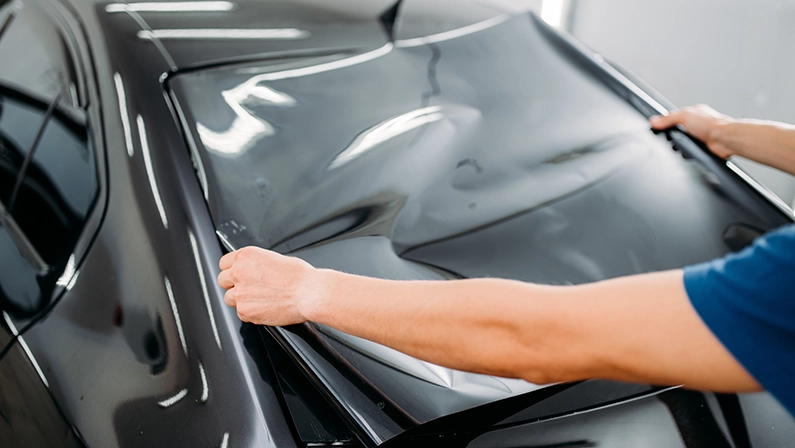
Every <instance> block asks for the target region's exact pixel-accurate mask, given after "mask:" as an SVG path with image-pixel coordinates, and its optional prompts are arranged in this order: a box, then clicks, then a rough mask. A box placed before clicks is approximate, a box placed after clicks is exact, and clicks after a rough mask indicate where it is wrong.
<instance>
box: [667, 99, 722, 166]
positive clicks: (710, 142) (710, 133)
mask: <svg viewBox="0 0 795 448" xmlns="http://www.w3.org/2000/svg"><path fill="white" fill-rule="evenodd" d="M731 121H732V118H731V117H729V116H727V115H723V114H722V113H720V112H718V111H716V110H715V109H713V108H711V107H709V106H707V105H706V104H699V105H696V106H689V107H684V108H682V109H679V110H675V111H672V112H671V113H669V114H668V115H662V116H656V117H651V125H652V127H653V128H654V129H660V130H662V129H666V128H670V127H672V126H676V125H678V124H680V125H682V127H684V128H685V130H686V131H687V132H688V133H689V134H690V135H692V136H693V137H695V138H697V139H699V140H701V141H702V142H704V143H706V145H707V147H708V148H709V149H710V151H712V152H713V153H715V155H717V156H718V157H720V158H722V159H728V158H729V157H730V156H732V155H733V154H734V152H733V151H732V150H731V149H730V148H729V147H727V146H726V145H725V144H723V142H722V141H721V138H720V137H721V135H720V133H721V132H720V128H721V125H723V124H726V123H729V122H731Z"/></svg>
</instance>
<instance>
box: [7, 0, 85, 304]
mask: <svg viewBox="0 0 795 448" xmlns="http://www.w3.org/2000/svg"><path fill="white" fill-rule="evenodd" d="M9 16H13V18H12V20H10V21H9V20H7V18H8V17H9ZM54 17H55V16H54V15H53V14H51V13H50V12H48V11H45V10H44V9H42V8H41V7H40V5H38V4H37V3H36V2H35V1H26V2H20V1H18V0H17V1H14V2H8V3H6V4H5V5H4V6H3V7H2V8H0V29H3V28H4V29H5V32H4V33H3V34H2V35H0V61H13V63H12V64H6V63H2V62H0V206H1V207H0V258H2V271H3V274H0V292H1V293H2V294H3V296H4V298H5V299H6V300H5V302H6V306H7V308H8V309H9V310H11V311H14V310H22V311H23V312H24V311H25V310H34V309H35V308H36V307H37V306H38V304H40V303H41V302H42V301H46V300H47V299H48V297H46V296H48V295H49V293H50V291H52V288H53V287H54V286H55V280H56V279H57V278H58V277H59V276H60V274H61V273H62V272H63V270H64V267H65V266H66V265H67V262H68V260H69V258H70V256H71V255H72V251H73V250H74V246H75V243H76V242H77V239H78V237H79V235H80V233H81V231H82V230H83V226H84V224H85V221H86V219H87V217H88V215H89V213H90V211H91V209H92V206H93V204H94V203H95V201H96V197H97V192H98V182H97V171H96V160H95V157H94V152H93V150H92V149H91V144H90V139H89V132H88V126H87V119H86V113H85V110H83V109H81V108H80V101H79V98H78V93H77V91H78V89H77V87H76V86H77V85H78V78H77V76H76V71H75V69H74V68H75V65H74V62H73V60H72V55H71V54H70V52H69V45H68V44H67V40H66V39H65V38H64V34H63V33H62V32H61V31H59V30H61V27H60V26H59V24H58V21H57V20H56V19H55V18H54ZM8 304H11V305H10V306H9V305H8Z"/></svg>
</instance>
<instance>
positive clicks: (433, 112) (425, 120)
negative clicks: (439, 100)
mask: <svg viewBox="0 0 795 448" xmlns="http://www.w3.org/2000/svg"><path fill="white" fill-rule="evenodd" d="M443 118H444V114H443V113H442V108H441V107H440V106H431V107H425V108H422V109H417V110H413V111H411V112H409V113H406V114H403V115H400V116H397V117H394V118H390V119H389V120H385V121H382V122H381V123H379V124H377V125H375V126H373V127H371V128H370V129H367V130H366V131H364V132H362V133H361V134H359V135H358V136H357V137H356V138H355V139H354V140H353V142H352V143H351V144H350V145H349V146H348V147H347V148H345V149H344V150H343V151H342V152H341V153H339V154H338V155H337V157H335V158H334V160H332V161H331V163H330V164H329V166H328V168H329V169H334V168H339V167H341V166H343V165H345V164H347V163H349V162H351V161H353V160H355V159H357V158H358V157H360V156H361V155H362V154H364V153H365V152H367V151H369V150H371V149H373V148H375V147H376V146H378V145H380V144H381V143H384V142H386V141H388V140H390V139H393V138H395V137H398V136H400V135H402V134H405V133H406V132H408V131H410V130H412V129H416V128H418V127H420V126H422V125H425V124H429V123H433V122H434V121H439V120H441V119H443Z"/></svg>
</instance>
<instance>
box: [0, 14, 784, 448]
mask: <svg viewBox="0 0 795 448" xmlns="http://www.w3.org/2000/svg"><path fill="white" fill-rule="evenodd" d="M0 60H3V61H15V63H14V64H2V65H0V251H1V252H2V258H1V259H2V269H0V292H1V293H2V294H0V306H2V311H3V318H4V319H3V320H2V323H0V350H2V352H0V417H2V418H0V445H2V446H92V447H93V446H98V447H99V446H102V447H106V446H107V447H113V446H118V447H125V446H136V447H137V446H204V445H212V446H223V447H234V446H278V447H283V446H307V447H308V446H367V447H373V446H379V445H384V446H387V447H389V446H411V447H415V446H449V447H463V446H471V447H478V446H490V447H502V446H504V447H509V446H571V447H580V446H581V447H586V446H611V447H621V446H624V447H637V446H687V447H716V446H717V447H721V446H724V447H744V446H754V447H773V446H784V445H786V444H787V443H789V442H788V441H791V440H795V424H793V420H792V418H791V417H790V416H789V415H788V414H787V413H786V411H785V410H783V408H781V407H780V406H779V405H778V404H777V403H776V402H775V401H774V400H773V399H772V398H771V397H770V396H769V395H767V394H753V395H739V396H738V395H733V394H710V393H701V392H696V391H688V390H684V389H681V388H677V387H658V386H655V385H637V384H625V383H617V382H608V381H601V380H592V381H585V382H579V383H570V384H556V385H551V386H540V385H535V384H531V383H528V382H525V381H522V380H516V379H505V378H496V377H491V376H486V375H476V374H470V373H465V372H460V371H454V370H450V369H446V368H442V367H439V366H436V365H432V364H429V363H426V362H423V361H420V360H417V359H415V358H412V357H410V356H407V355H405V354H402V353H399V352H397V351H394V350H392V349H389V348H386V347H383V346H381V345H378V344H375V343H372V342H369V341H365V340H362V339H359V338H356V337H352V336H350V335H347V334H344V333H341V332H338V331H336V330H333V329H330V328H327V327H324V326H321V325H315V324H311V323H309V324H304V325H298V326H292V327H286V328H268V327H256V326H252V325H249V324H243V323H241V322H240V321H239V319H238V318H237V316H236V315H235V312H234V310H233V309H230V308H228V307H226V306H225V305H224V303H223V291H221V290H220V288H219V287H218V286H217V285H216V284H215V281H214V279H215V276H216V275H217V273H218V267H217V260H218V259H219V258H220V257H221V255H222V254H223V252H224V251H226V250H231V249H234V248H239V247H243V246H247V245H257V246H261V247H265V248H270V249H273V250H276V251H279V252H282V253H289V254H291V255H294V256H297V257H301V258H303V259H305V260H307V261H309V262H311V263H312V264H314V265H315V266H319V267H328V268H333V269H339V270H344V271H347V272H352V273H358V274H362V275H369V276H375V277H385V278H393V279H429V280H446V279H456V278H469V277H487V276H497V277H505V278H513V279H519V280H523V281H531V282H537V283H546V284H569V283H572V284H577V283H585V282H592V281H598V280H602V279H606V278H611V277H617V276H622V275H629V274H635V273H641V272H649V271H657V270H664V269H672V268H677V267H682V266H684V265H687V264H692V263H696V262H699V261H703V260H707V259H711V258H714V257H717V256H721V255H723V254H725V253H727V252H729V251H732V250H739V249H741V248H743V247H745V246H746V245H748V244H749V243H750V242H751V241H752V240H753V239H754V238H755V237H756V236H758V235H760V234H761V233H763V232H764V231H766V230H768V229H771V228H774V227H778V226H780V225H782V224H785V223H787V222H792V217H793V215H792V210H791V209H789V208H788V207H787V206H786V205H785V204H783V203H781V202H780V201H777V200H776V199H775V197H774V196H773V195H772V194H771V193H770V192H769V191H767V190H766V189H765V188H764V187H761V186H760V185H759V184H757V183H756V182H754V181H753V179H751V178H750V177H749V176H747V175H746V174H745V173H744V172H742V170H741V169H740V168H739V167H737V166H736V165H734V164H732V163H730V162H729V163H726V162H723V161H721V160H719V159H717V158H715V157H714V156H712V155H710V154H709V153H708V152H707V151H705V150H704V149H703V147H702V146H701V144H700V143H699V142H696V141H693V140H691V139H690V138H689V137H688V136H687V135H686V134H684V133H682V132H680V131H677V130H672V131H670V132H668V133H667V134H666V135H655V134H653V133H652V132H651V131H650V130H649V127H648V121H647V119H648V117H649V116H651V115H654V114H658V113H663V112H665V111H666V110H667V109H669V108H671V107H673V106H672V105H671V104H670V103H669V102H668V101H667V100H665V99H664V98H663V97H661V96H660V95H659V94H657V93H656V92H654V91H653V90H651V89H650V88H648V87H647V86H645V84H643V82H642V81H640V80H637V79H636V78H635V77H634V76H632V75H631V74H628V73H625V72H624V71H622V70H620V69H619V68H617V67H616V66H614V65H612V64H611V63H610V62H608V61H606V60H604V58H602V57H601V56H598V55H596V54H594V53H592V52H591V51H590V50H588V49H586V48H584V47H583V46H582V45H581V44H579V43H578V42H577V41H575V40H574V39H572V38H571V37H569V36H567V35H565V34H562V33H560V32H559V31H556V30H554V29H552V28H550V27H548V26H547V25H546V24H544V23H543V22H542V21H541V20H539V19H538V18H537V17H535V16H534V15H532V14H512V13H511V12H510V11H505V10H504V6H500V3H498V2H488V1H487V2H478V3H475V2H464V1H461V0H455V1H453V0H435V1H428V0H424V1H419V0H414V1H412V0H404V1H399V2H397V3H396V2H394V1H392V0H391V1H382V0H372V1H368V2H359V1H356V0H346V1H338V2H333V3H329V2H320V1H314V0H301V1H286V0H272V1H267V2H265V1H255V0H244V1H234V2H233V1H209V0H208V1H191V2H187V1H153V2H140V3H121V2H119V3H108V2H98V1H96V0H13V1H7V0H6V1H0ZM674 150H676V151H674ZM683 156H684V157H683ZM639 300H640V299H639Z"/></svg>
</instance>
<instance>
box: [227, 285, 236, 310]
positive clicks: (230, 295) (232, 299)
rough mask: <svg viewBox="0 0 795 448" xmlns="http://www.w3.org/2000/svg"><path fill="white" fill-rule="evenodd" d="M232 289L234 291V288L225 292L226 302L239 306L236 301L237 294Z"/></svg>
mask: <svg viewBox="0 0 795 448" xmlns="http://www.w3.org/2000/svg"><path fill="white" fill-rule="evenodd" d="M232 291H234V289H230V290H228V291H227V292H226V294H224V302H226V304H227V305H229V306H231V307H237V302H235V296H234V293H233V292H232Z"/></svg>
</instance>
